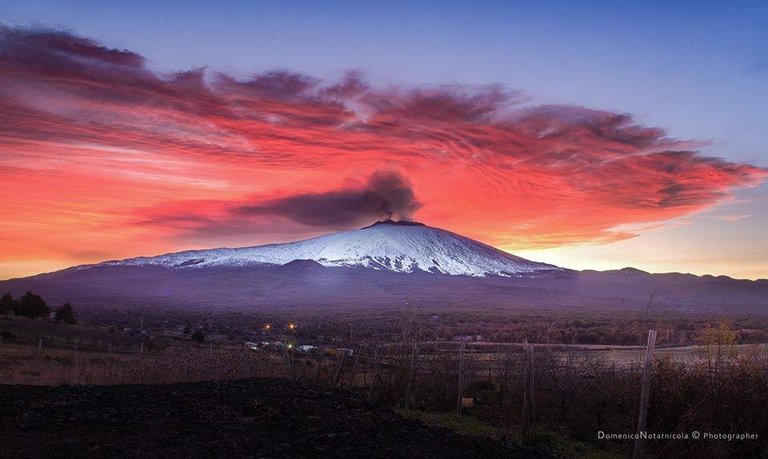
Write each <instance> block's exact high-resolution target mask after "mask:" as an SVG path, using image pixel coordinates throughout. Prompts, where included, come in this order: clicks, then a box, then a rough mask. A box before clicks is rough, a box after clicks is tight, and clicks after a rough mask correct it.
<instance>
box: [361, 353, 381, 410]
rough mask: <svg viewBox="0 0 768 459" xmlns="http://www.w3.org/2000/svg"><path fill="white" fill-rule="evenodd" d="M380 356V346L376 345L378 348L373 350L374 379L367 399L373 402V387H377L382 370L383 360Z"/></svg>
mask: <svg viewBox="0 0 768 459" xmlns="http://www.w3.org/2000/svg"><path fill="white" fill-rule="evenodd" d="M380 358H381V357H380V356H379V346H376V350H375V351H373V380H372V381H371V387H370V388H369V389H368V396H367V397H366V399H365V400H366V401H367V402H368V403H371V400H373V388H374V387H376V381H377V380H378V379H379V372H380V371H381V361H380Z"/></svg>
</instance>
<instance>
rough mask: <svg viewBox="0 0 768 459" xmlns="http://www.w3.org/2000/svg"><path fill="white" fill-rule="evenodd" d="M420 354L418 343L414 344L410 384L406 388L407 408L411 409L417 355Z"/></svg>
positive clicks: (409, 376) (409, 374)
mask: <svg viewBox="0 0 768 459" xmlns="http://www.w3.org/2000/svg"><path fill="white" fill-rule="evenodd" d="M418 352H419V350H418V345H417V344H416V341H414V342H413V350H412V351H411V369H410V371H409V372H408V384H407V385H406V386H405V407H406V408H410V407H411V388H412V387H413V378H414V375H415V370H416V355H417V353H418Z"/></svg>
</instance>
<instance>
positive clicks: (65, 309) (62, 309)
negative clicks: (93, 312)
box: [53, 303, 77, 324]
mask: <svg viewBox="0 0 768 459" xmlns="http://www.w3.org/2000/svg"><path fill="white" fill-rule="evenodd" d="M53 320H55V321H56V322H64V323H65V324H76V323H77V321H76V320H75V308H73V307H72V305H71V304H69V303H64V304H62V305H61V306H59V308H58V309H56V313H55V314H54V315H53Z"/></svg>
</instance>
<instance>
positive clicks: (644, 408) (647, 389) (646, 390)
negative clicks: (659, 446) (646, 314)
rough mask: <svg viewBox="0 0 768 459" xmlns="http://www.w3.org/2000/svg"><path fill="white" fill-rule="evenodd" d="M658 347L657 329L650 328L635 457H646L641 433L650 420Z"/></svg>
mask: <svg viewBox="0 0 768 459" xmlns="http://www.w3.org/2000/svg"><path fill="white" fill-rule="evenodd" d="M655 347H656V330H648V345H647V346H646V348H645V365H644V366H643V387H642V390H641V393H640V413H639V414H638V416H637V438H635V449H634V452H633V454H632V458H633V459H642V458H644V457H645V439H643V438H642V437H641V435H640V433H641V432H643V431H645V426H646V424H647V422H648V401H649V400H650V398H651V377H652V376H653V351H654V348H655Z"/></svg>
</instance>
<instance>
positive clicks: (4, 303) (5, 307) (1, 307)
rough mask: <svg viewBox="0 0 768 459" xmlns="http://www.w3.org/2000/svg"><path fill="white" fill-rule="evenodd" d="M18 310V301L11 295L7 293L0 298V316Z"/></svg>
mask: <svg viewBox="0 0 768 459" xmlns="http://www.w3.org/2000/svg"><path fill="white" fill-rule="evenodd" d="M15 310H16V300H14V299H13V297H12V296H11V294H10V293H6V294H5V295H3V297H2V298H0V314H7V313H9V312H13V311H15Z"/></svg>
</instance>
